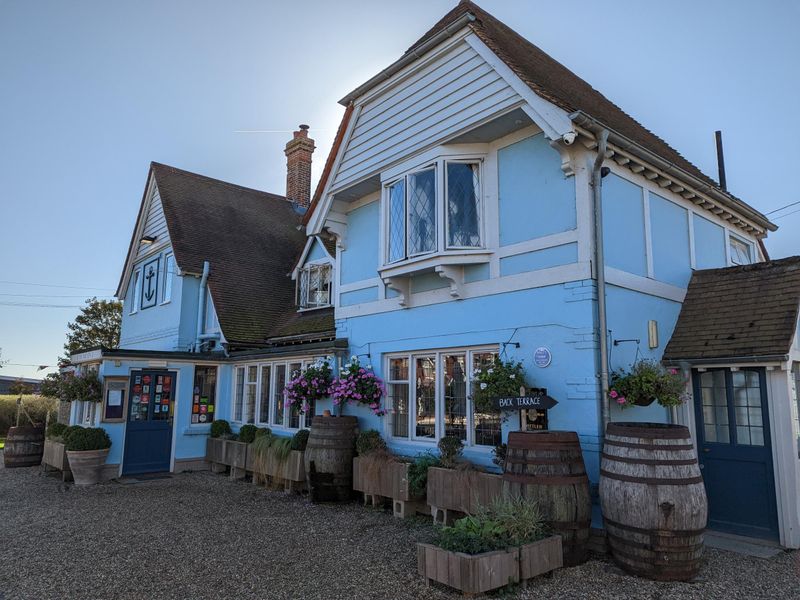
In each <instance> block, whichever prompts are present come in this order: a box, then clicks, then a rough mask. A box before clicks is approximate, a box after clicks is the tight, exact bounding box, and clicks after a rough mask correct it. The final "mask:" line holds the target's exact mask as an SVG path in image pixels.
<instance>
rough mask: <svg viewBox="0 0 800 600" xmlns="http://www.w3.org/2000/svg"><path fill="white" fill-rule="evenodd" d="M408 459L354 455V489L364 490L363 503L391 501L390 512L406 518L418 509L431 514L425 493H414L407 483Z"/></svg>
mask: <svg viewBox="0 0 800 600" xmlns="http://www.w3.org/2000/svg"><path fill="white" fill-rule="evenodd" d="M408 467H409V463H407V462H401V461H399V460H392V459H386V458H377V457H371V456H356V457H355V458H354V459H353V489H354V490H355V491H357V492H361V493H362V494H364V504H365V505H369V504H371V505H372V506H380V505H382V504H383V502H384V500H385V499H386V498H388V499H390V500H391V501H392V513H393V514H394V516H395V517H398V518H400V519H405V518H408V517H413V516H414V515H416V514H417V513H418V512H419V513H423V514H430V511H429V508H428V505H427V504H426V503H425V496H424V495H423V496H422V497H415V496H414V495H413V494H412V493H411V490H410V488H409V485H408Z"/></svg>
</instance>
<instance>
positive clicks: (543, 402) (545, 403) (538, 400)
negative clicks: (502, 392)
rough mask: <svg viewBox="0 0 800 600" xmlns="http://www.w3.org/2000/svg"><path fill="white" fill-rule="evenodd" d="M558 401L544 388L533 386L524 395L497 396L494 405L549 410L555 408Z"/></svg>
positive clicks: (510, 408)
mask: <svg viewBox="0 0 800 600" xmlns="http://www.w3.org/2000/svg"><path fill="white" fill-rule="evenodd" d="M556 404H558V401H557V400H556V399H555V398H551V397H550V396H548V395H547V390H546V389H544V388H531V389H529V390H528V393H527V394H526V395H524V396H511V397H508V398H495V399H494V407H495V408H497V409H499V410H523V409H529V408H537V409H540V410H547V409H549V408H553V407H554V406H555V405H556Z"/></svg>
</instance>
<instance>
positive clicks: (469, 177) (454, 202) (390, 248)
mask: <svg viewBox="0 0 800 600" xmlns="http://www.w3.org/2000/svg"><path fill="white" fill-rule="evenodd" d="M385 189H386V214H387V215H388V223H387V236H386V244H387V247H386V264H392V263H397V262H401V261H404V260H408V259H411V258H414V257H416V256H420V255H423V254H429V253H433V252H437V251H439V250H459V249H467V248H468V249H473V248H481V247H482V246H483V240H482V235H481V212H482V206H481V184H480V162H479V161H477V160H438V161H436V162H435V163H434V164H432V165H429V166H426V167H424V168H422V169H418V170H416V171H411V172H409V173H407V174H405V175H403V176H402V177H400V178H399V179H396V180H394V181H392V182H391V183H389V184H388V185H387V186H386V188H385ZM439 199H441V202H440V201H439ZM441 216H444V228H441V227H440V218H441ZM440 229H443V230H442V231H440ZM442 237H444V243H442Z"/></svg>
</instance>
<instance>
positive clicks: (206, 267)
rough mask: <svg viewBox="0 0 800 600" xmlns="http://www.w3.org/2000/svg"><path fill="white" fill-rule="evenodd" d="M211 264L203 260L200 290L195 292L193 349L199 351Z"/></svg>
mask: <svg viewBox="0 0 800 600" xmlns="http://www.w3.org/2000/svg"><path fill="white" fill-rule="evenodd" d="M209 271H211V265H210V264H209V262H208V261H207V260H205V261H203V275H202V277H200V291H199V292H198V293H197V337H196V338H195V341H194V351H195V352H200V348H201V344H202V343H203V341H202V337H203V320H204V317H205V314H206V289H207V288H208V273H209Z"/></svg>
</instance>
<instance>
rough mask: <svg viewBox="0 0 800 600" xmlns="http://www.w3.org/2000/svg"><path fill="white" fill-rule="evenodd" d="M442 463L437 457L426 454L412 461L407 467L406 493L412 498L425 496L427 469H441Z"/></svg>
mask: <svg viewBox="0 0 800 600" xmlns="http://www.w3.org/2000/svg"><path fill="white" fill-rule="evenodd" d="M441 466H442V461H441V460H439V457H438V456H435V455H434V454H431V453H430V452H426V453H425V454H420V455H419V456H417V458H415V459H414V462H412V463H411V464H409V465H408V491H409V493H410V494H411V496H412V497H414V498H419V497H420V496H423V495H425V492H426V490H427V489H428V469H429V468H430V467H441Z"/></svg>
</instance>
